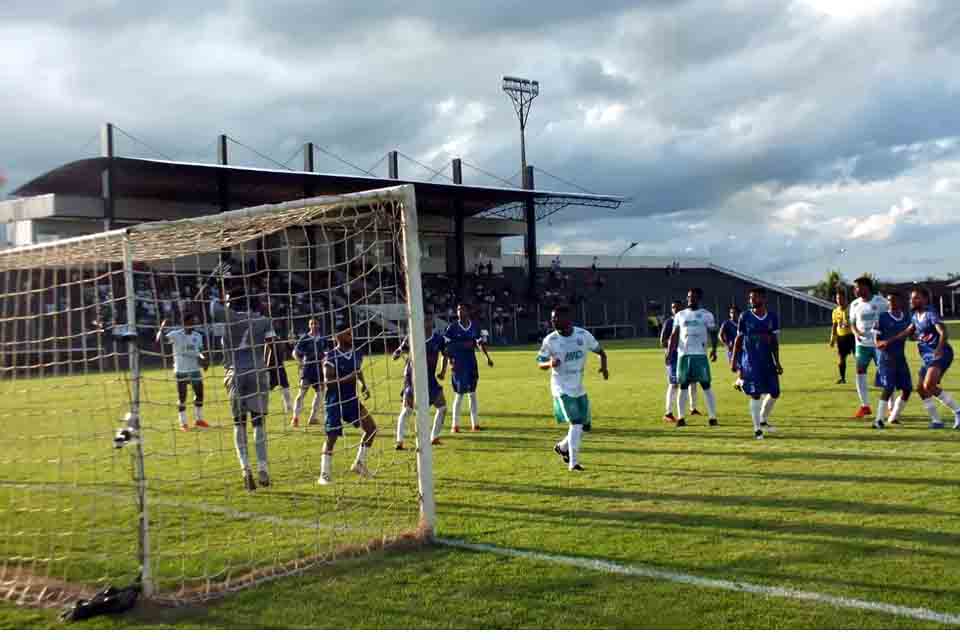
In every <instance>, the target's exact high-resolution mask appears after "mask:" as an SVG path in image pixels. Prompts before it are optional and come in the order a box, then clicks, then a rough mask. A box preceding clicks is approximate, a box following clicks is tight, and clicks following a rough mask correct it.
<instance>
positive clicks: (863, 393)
mask: <svg viewBox="0 0 960 640" xmlns="http://www.w3.org/2000/svg"><path fill="white" fill-rule="evenodd" d="M857 396H859V397H860V406H861V407H869V406H870V391H869V390H868V389H867V374H865V373H858V374H857Z"/></svg>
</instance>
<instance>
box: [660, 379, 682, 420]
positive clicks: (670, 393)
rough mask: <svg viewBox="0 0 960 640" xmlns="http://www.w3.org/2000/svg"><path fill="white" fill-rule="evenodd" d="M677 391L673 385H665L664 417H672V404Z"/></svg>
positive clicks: (677, 388)
mask: <svg viewBox="0 0 960 640" xmlns="http://www.w3.org/2000/svg"><path fill="white" fill-rule="evenodd" d="M679 390H680V389H679V387H677V385H675V384H668V385H667V399H666V403H665V405H664V406H665V408H664V410H663V414H664V415H671V416H672V415H673V404H674V403H675V402H676V401H677V392H678V391H679Z"/></svg>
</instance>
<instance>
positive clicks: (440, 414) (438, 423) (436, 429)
mask: <svg viewBox="0 0 960 640" xmlns="http://www.w3.org/2000/svg"><path fill="white" fill-rule="evenodd" d="M446 415H447V408H446V407H440V408H439V409H437V412H436V413H435V414H433V433H432V434H431V438H432V439H434V440H436V439H437V438H439V437H440V431H441V430H442V429H443V418H444V416H446Z"/></svg>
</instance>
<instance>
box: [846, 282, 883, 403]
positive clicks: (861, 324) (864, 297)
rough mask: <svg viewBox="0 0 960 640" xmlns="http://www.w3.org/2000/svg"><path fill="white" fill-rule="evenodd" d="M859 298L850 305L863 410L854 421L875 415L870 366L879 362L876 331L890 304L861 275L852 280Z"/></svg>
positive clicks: (858, 391) (858, 384) (858, 388)
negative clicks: (869, 375) (878, 322)
mask: <svg viewBox="0 0 960 640" xmlns="http://www.w3.org/2000/svg"><path fill="white" fill-rule="evenodd" d="M853 292H854V295H856V296H857V297H856V299H855V300H854V301H853V302H851V303H850V311H849V319H850V329H851V330H852V331H853V334H854V336H856V343H857V344H856V349H855V355H856V361H857V396H858V397H859V398H860V409H858V410H857V413H856V415H855V416H854V417H855V418H864V417H866V416H869V415H870V414H871V413H873V412H872V411H871V409H870V390H869V389H868V387H867V371H868V370H869V369H870V363H871V362H874V363H875V362H876V361H877V339H876V335H875V332H876V328H877V321H878V320H879V319H880V314H881V313H885V312H886V311H887V301H886V300H885V299H884V298H883V296H881V295H879V294H875V293H874V292H873V281H872V280H870V278H867V277H866V276H861V277H859V278H857V279H856V280H854V281H853Z"/></svg>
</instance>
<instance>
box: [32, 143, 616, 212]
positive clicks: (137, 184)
mask: <svg viewBox="0 0 960 640" xmlns="http://www.w3.org/2000/svg"><path fill="white" fill-rule="evenodd" d="M109 162H110V159H108V158H106V157H95V158H86V159H83V160H76V161H74V162H70V163H67V164H65V165H62V166H60V167H57V168H56V169H53V170H52V171H49V172H47V173H45V174H43V175H42V176H39V177H37V178H34V179H33V180H31V181H30V182H28V183H26V184H24V185H23V186H21V187H20V188H18V189H17V190H16V191H14V192H13V195H15V196H18V197H26V196H36V195H43V194H48V193H55V194H61V195H76V196H90V197H99V196H100V195H101V174H102V172H103V171H104V170H105V169H106V168H107V166H108V163H109ZM112 162H113V171H114V195H115V197H117V198H145V199H158V200H168V201H175V202H208V203H217V202H218V180H219V179H220V178H221V177H223V176H226V178H227V181H228V183H229V193H230V196H229V197H230V206H231V208H240V207H248V206H255V205H259V204H265V203H276V202H286V201H290V200H296V199H299V198H302V197H304V192H305V189H309V190H310V191H311V192H312V195H317V196H320V195H338V194H343V193H352V192H356V191H367V190H370V189H378V188H382V187H391V186H396V185H401V184H412V185H414V187H415V188H416V193H417V208H418V209H419V210H420V212H421V213H423V214H433V215H442V216H449V215H451V213H452V212H453V210H454V209H453V203H454V201H455V200H457V199H460V200H462V202H463V208H464V213H465V214H466V215H467V216H484V217H499V218H504V219H508V220H522V219H523V201H524V199H525V198H526V197H527V196H528V195H529V194H530V193H531V192H529V191H526V190H524V189H511V188H500V187H488V186H475V185H458V184H442V183H434V182H422V181H416V180H394V179H390V178H380V177H375V176H352V175H340V174H330V173H309V172H303V171H286V170H275V169H260V168H251V167H237V166H230V165H226V166H224V165H217V164H200V163H191V162H173V161H166V160H148V159H143V158H125V157H114V158H113V159H112ZM532 193H533V197H534V202H535V203H536V209H537V219H538V220H542V219H544V218H546V217H549V216H550V215H552V214H554V213H556V212H557V211H559V210H561V209H563V208H565V207H568V206H571V205H578V206H587V207H600V208H605V209H616V208H618V207H619V206H620V205H621V204H622V203H623V201H624V199H623V198H621V197H619V196H611V195H596V194H586V193H564V192H553V191H541V190H533V192H532Z"/></svg>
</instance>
